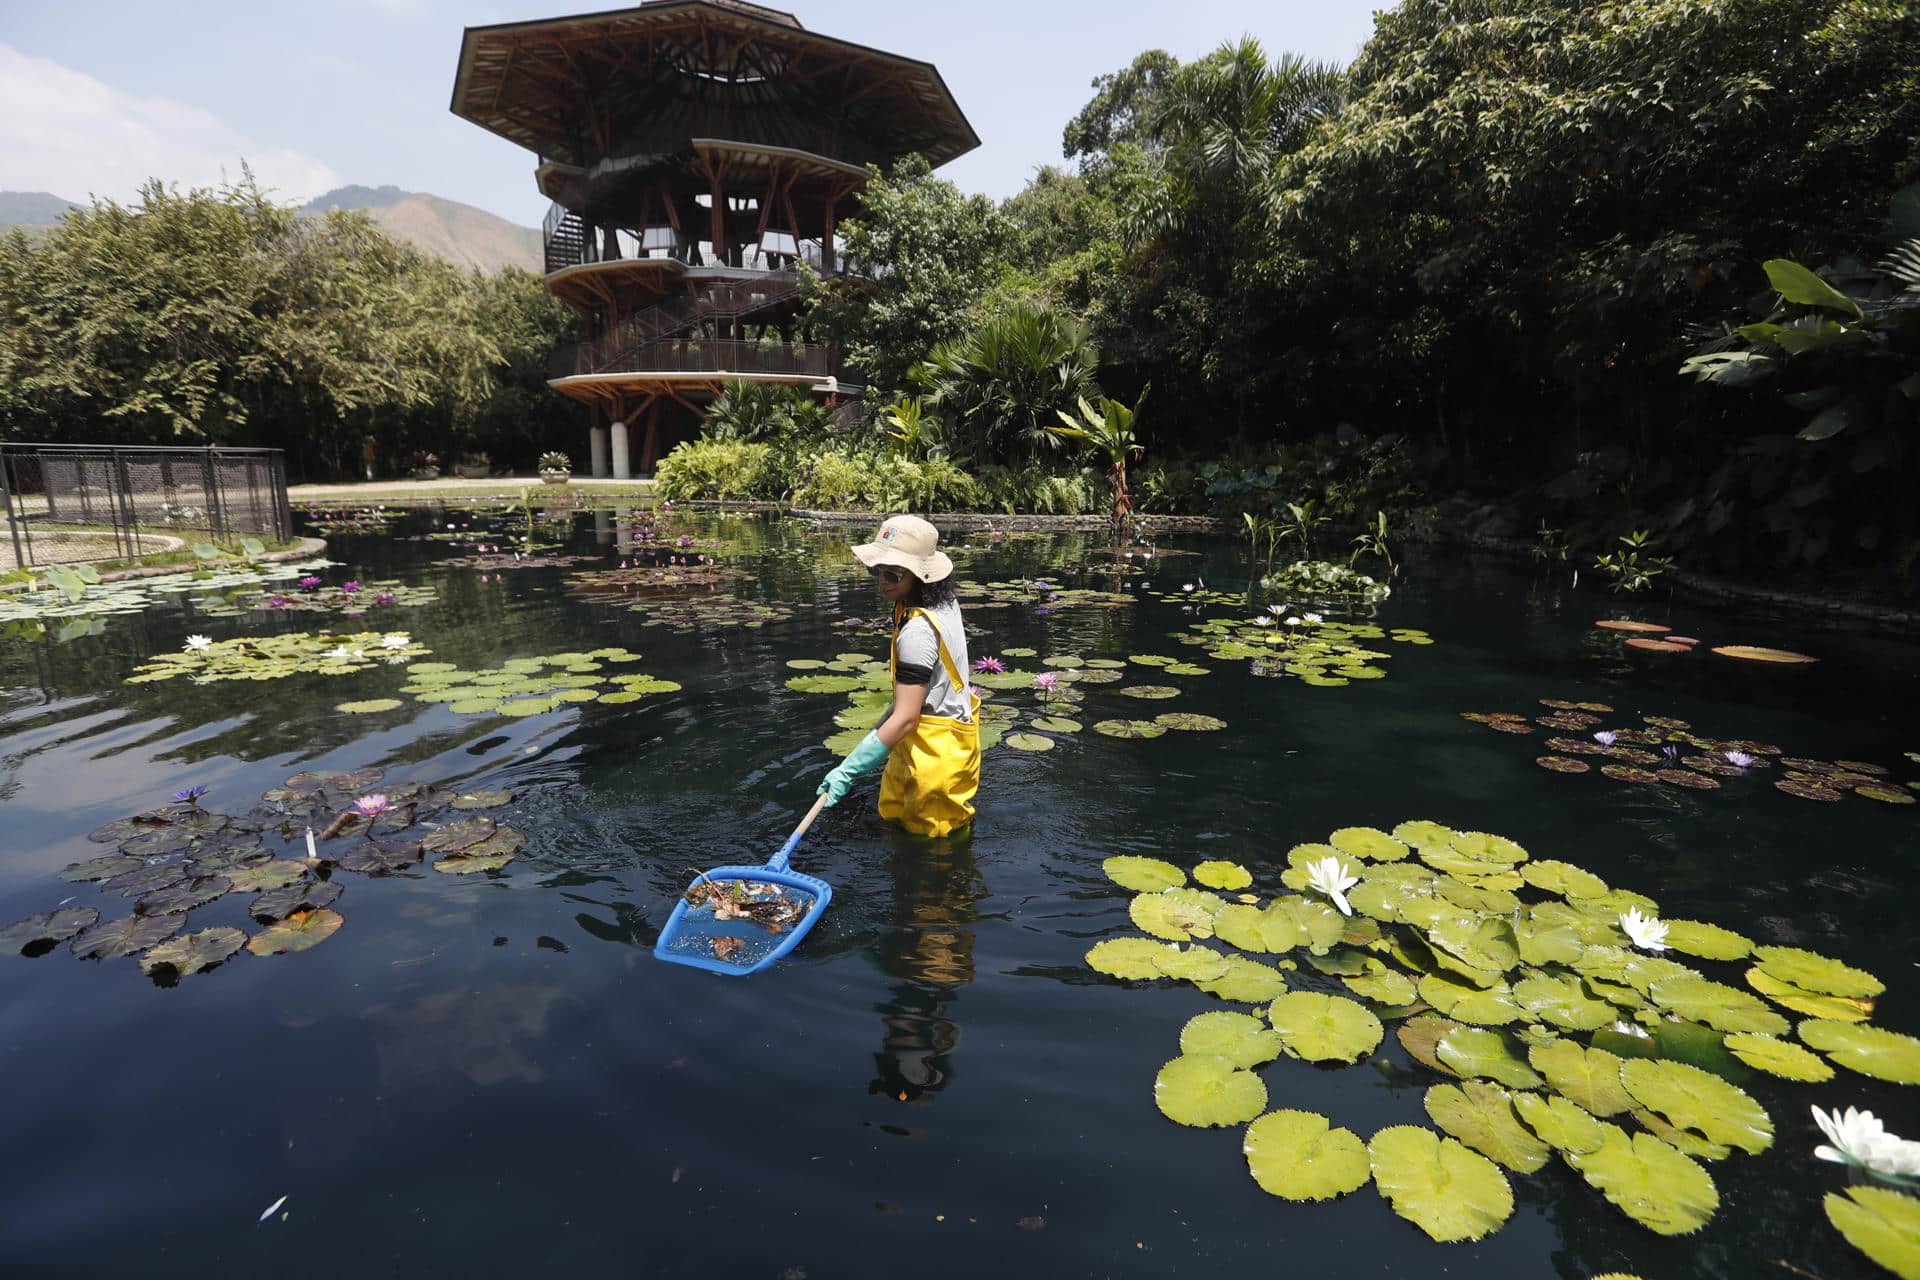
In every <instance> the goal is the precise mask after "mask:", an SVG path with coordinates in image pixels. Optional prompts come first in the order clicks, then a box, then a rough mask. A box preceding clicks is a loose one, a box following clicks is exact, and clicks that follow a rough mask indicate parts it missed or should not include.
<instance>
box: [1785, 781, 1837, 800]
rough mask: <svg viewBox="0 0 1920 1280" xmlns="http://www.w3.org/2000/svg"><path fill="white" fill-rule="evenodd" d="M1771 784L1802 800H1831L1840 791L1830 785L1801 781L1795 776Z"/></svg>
mask: <svg viewBox="0 0 1920 1280" xmlns="http://www.w3.org/2000/svg"><path fill="white" fill-rule="evenodd" d="M1773 785H1774V786H1775V787H1778V788H1779V789H1780V790H1782V791H1784V792H1786V793H1787V794H1788V795H1790V796H1796V797H1798V798H1799V799H1802V800H1828V801H1832V800H1838V799H1839V798H1840V793H1839V792H1838V791H1835V790H1834V789H1833V788H1832V787H1823V786H1820V785H1819V784H1818V783H1813V782H1801V781H1799V780H1798V779H1795V778H1782V779H1780V781H1778V782H1776V783H1774V784H1773Z"/></svg>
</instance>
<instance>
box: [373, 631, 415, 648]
mask: <svg viewBox="0 0 1920 1280" xmlns="http://www.w3.org/2000/svg"><path fill="white" fill-rule="evenodd" d="M412 643H413V641H412V640H411V639H409V638H408V636H407V633H406V632H404V631H395V632H393V633H392V634H391V635H384V636H381V637H380V647H381V648H382V649H404V648H406V647H407V646H408V645H410V644H412Z"/></svg>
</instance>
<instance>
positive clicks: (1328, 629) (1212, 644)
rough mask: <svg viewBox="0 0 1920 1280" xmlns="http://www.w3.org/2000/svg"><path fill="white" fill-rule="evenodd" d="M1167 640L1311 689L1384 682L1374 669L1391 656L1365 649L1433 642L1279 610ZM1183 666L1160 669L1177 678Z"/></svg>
mask: <svg viewBox="0 0 1920 1280" xmlns="http://www.w3.org/2000/svg"><path fill="white" fill-rule="evenodd" d="M1173 638H1174V639H1176V640H1178V641H1180V642H1181V643H1182V644H1188V645H1195V646H1206V647H1207V656H1208V657H1210V658H1215V659H1218V660H1220V661H1223V662H1234V661H1246V662H1248V664H1249V670H1250V671H1251V672H1252V673H1253V674H1254V675H1257V676H1268V677H1275V678H1292V679H1296V680H1298V681H1300V683H1302V684H1306V685H1312V686H1314V687H1316V688H1339V687H1341V686H1343V685H1347V684H1351V683H1352V682H1353V681H1355V680H1379V679H1381V678H1383V677H1385V676H1386V674H1387V669H1386V668H1385V667H1383V666H1381V665H1379V664H1380V663H1382V662H1384V661H1386V660H1387V659H1389V658H1391V657H1392V656H1393V655H1392V654H1390V653H1388V652H1387V651H1385V650H1383V649H1376V648H1370V647H1369V646H1370V645H1371V644H1375V643H1377V642H1380V641H1387V642H1389V643H1393V644H1406V645H1416V646H1418V645H1430V644H1432V643H1433V638H1432V637H1431V636H1429V635H1428V634H1427V633H1426V632H1425V631H1422V630H1419V629H1418V628H1414V627H1394V628H1391V629H1388V628H1385V627H1378V626H1374V625H1372V624H1371V623H1350V622H1330V621H1328V620H1326V619H1325V618H1323V617H1321V616H1320V615H1319V614H1317V613H1313V612H1300V613H1295V612H1294V611H1293V610H1291V609H1290V608H1287V607H1285V606H1283V607H1282V608H1281V611H1280V612H1279V613H1273V612H1266V613H1261V614H1257V615H1255V616H1253V617H1251V618H1214V619H1208V620H1207V621H1204V622H1200V623H1196V624H1195V625H1194V626H1193V627H1192V629H1191V630H1189V631H1184V632H1175V633H1174V635H1173ZM1187 665H1188V664H1179V665H1175V666H1170V667H1168V668H1166V670H1168V671H1170V672H1173V673H1175V674H1180V673H1182V668H1183V667H1185V666H1187ZM1200 669H1201V670H1204V668H1200Z"/></svg>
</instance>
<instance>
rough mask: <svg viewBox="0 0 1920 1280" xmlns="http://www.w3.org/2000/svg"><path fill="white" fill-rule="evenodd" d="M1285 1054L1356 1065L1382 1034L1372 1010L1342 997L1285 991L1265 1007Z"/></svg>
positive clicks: (1376, 1045)
mask: <svg viewBox="0 0 1920 1280" xmlns="http://www.w3.org/2000/svg"><path fill="white" fill-rule="evenodd" d="M1267 1017H1268V1019H1269V1020H1270V1021H1271V1022H1272V1023H1273V1029H1274V1030H1275V1031H1276V1032H1278V1033H1279V1036H1280V1042H1281V1044H1282V1045H1283V1046H1284V1047H1285V1049H1286V1051H1287V1052H1288V1053H1289V1054H1291V1055H1292V1056H1294V1057H1296V1058H1303V1059H1305V1060H1306V1061H1308V1062H1358V1061H1359V1060H1360V1059H1361V1058H1364V1057H1366V1056H1367V1055H1368V1054H1369V1053H1372V1052H1373V1051H1374V1049H1375V1048H1377V1047H1378V1046H1379V1044H1380V1037H1381V1036H1382V1035H1384V1034H1385V1031H1384V1030H1383V1029H1382V1027H1381V1026H1380V1019H1379V1018H1377V1017H1375V1016H1374V1015H1373V1012H1372V1010H1370V1009H1368V1008H1367V1007H1366V1006H1365V1005H1363V1004H1361V1003H1360V1002H1359V1001H1357V1000H1349V999H1347V998H1346V997H1345V996H1330V995H1322V994H1321V993H1319V992H1317V991H1289V992H1288V993H1287V994H1286V995H1283V996H1281V997H1279V998H1278V999H1276V1000H1275V1001H1274V1002H1273V1003H1272V1004H1271V1005H1270V1006H1268V1008H1267Z"/></svg>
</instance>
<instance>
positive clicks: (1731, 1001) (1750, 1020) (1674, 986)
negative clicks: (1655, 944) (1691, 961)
mask: <svg viewBox="0 0 1920 1280" xmlns="http://www.w3.org/2000/svg"><path fill="white" fill-rule="evenodd" d="M1629 981H1631V974H1630V975H1629ZM1635 985H1638V984H1635ZM1647 994H1648V995H1649V996H1650V997H1652V999H1653V1002H1654V1003H1655V1004H1657V1005H1659V1006H1661V1007H1662V1008H1664V1009H1670V1010H1672V1011H1673V1012H1674V1013H1677V1014H1679V1015H1680V1016H1681V1017H1682V1018H1686V1019H1688V1020H1689V1021H1692V1022H1704V1023H1705V1024H1706V1025H1708V1026H1710V1027H1712V1028H1714V1029H1715V1030H1717V1031H1748V1032H1757V1033H1759V1034H1761V1035H1779V1034H1780V1033H1781V1032H1784V1031H1785V1030H1786V1029H1787V1020H1786V1019H1785V1018H1783V1017H1781V1016H1780V1015H1779V1014H1777V1013H1775V1012H1774V1011H1773V1010H1772V1009H1769V1008H1768V1007H1767V1006H1766V1004H1765V1003H1764V1002H1762V1001H1760V1000H1757V999H1755V998H1754V997H1753V996H1750V995H1748V994H1747V993H1746V992H1744V991H1742V990H1740V989H1739V988H1738V987H1729V986H1727V985H1726V984H1725V983H1720V982H1713V981H1711V980H1709V979H1707V978H1702V977H1698V976H1678V977H1671V978H1663V979H1661V980H1660V981H1657V982H1655V983H1653V984H1652V986H1650V987H1649V988H1648V989H1647Z"/></svg>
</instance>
